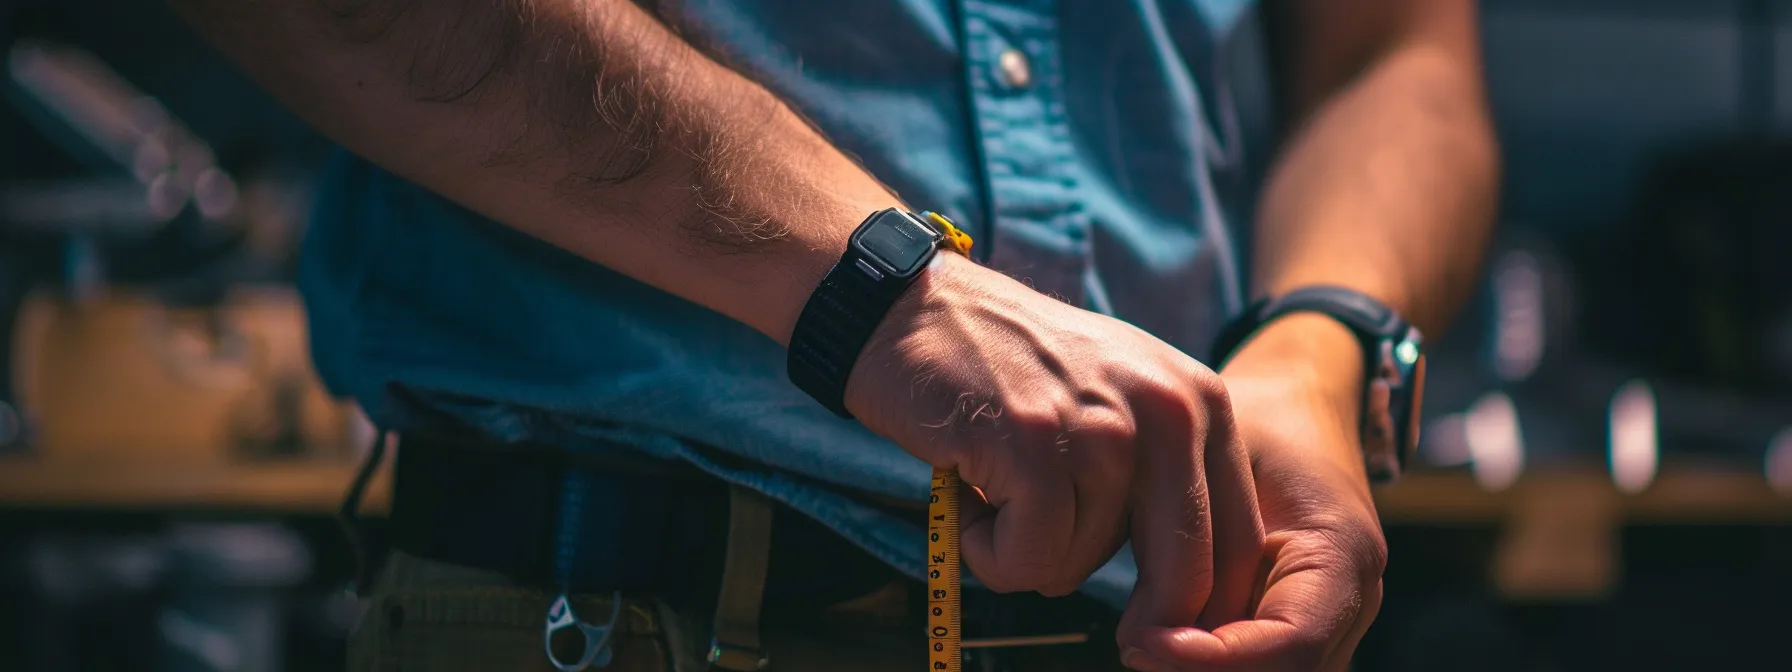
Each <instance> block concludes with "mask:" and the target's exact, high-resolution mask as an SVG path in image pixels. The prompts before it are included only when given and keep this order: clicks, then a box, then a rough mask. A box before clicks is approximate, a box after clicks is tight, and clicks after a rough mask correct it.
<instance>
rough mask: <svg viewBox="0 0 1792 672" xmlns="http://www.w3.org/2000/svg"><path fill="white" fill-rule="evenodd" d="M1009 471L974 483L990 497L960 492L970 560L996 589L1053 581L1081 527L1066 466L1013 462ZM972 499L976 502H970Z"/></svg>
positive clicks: (973, 569)
mask: <svg viewBox="0 0 1792 672" xmlns="http://www.w3.org/2000/svg"><path fill="white" fill-rule="evenodd" d="M1008 469H1009V470H1008V471H1006V472H997V473H1004V476H1002V477H999V478H995V479H990V482H984V483H975V484H972V483H970V482H969V480H968V477H967V485H976V486H977V487H978V488H979V489H981V490H982V492H983V494H984V496H985V497H986V498H987V500H988V502H987V504H983V502H982V500H978V499H976V498H969V497H966V498H961V499H960V507H962V509H961V510H962V511H965V512H968V513H969V515H962V516H961V517H960V526H961V536H960V538H961V542H960V544H961V546H960V549H961V550H962V552H963V554H964V561H965V565H966V566H967V567H968V568H970V570H971V574H972V575H974V576H976V577H977V580H978V581H981V582H982V583H983V585H984V586H985V587H987V588H989V589H990V590H993V591H996V592H1015V591H1022V590H1038V589H1040V588H1041V587H1045V586H1048V585H1054V580H1055V579H1056V575H1057V573H1058V571H1059V567H1060V566H1061V564H1062V562H1063V558H1064V557H1065V555H1066V553H1067V552H1068V551H1069V548H1070V542H1071V535H1072V533H1073V531H1074V530H1075V529H1076V520H1075V518H1076V495H1075V491H1074V488H1073V487H1072V486H1071V484H1070V480H1069V478H1068V477H1067V475H1066V474H1065V472H1064V471H1063V470H1059V469H1049V468H1041V466H1040V465H1011V466H1010V467H1009V468H1008ZM967 502H976V504H970V505H968V506H967Z"/></svg>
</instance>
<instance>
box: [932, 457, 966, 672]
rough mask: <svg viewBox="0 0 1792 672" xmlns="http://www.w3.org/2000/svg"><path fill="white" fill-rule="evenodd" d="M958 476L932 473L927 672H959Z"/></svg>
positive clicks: (953, 472)
mask: <svg viewBox="0 0 1792 672" xmlns="http://www.w3.org/2000/svg"><path fill="white" fill-rule="evenodd" d="M958 579H959V575H958V472H957V471H956V470H950V469H935V470H933V489H932V492H931V493H930V494H929V495H928V497H927V663H928V665H927V669H928V670H929V671H930V672H960V668H961V667H963V663H964V660H963V658H961V657H960V654H959V646H960V645H961V644H962V642H963V635H964V633H962V632H960V631H959V626H960V608H961V605H960V603H959V599H960V595H959V580H958Z"/></svg>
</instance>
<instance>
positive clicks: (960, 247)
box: [921, 210, 971, 257]
mask: <svg viewBox="0 0 1792 672" xmlns="http://www.w3.org/2000/svg"><path fill="white" fill-rule="evenodd" d="M921 214H922V215H924V216H926V217H927V219H928V220H929V221H932V222H933V225H934V226H937V227H940V232H941V233H944V234H945V235H946V241H945V242H946V247H948V248H951V249H952V250H954V251H956V252H958V253H959V254H962V255H965V256H967V257H968V256H970V254H971V234H968V233H965V232H964V229H960V228H958V225H957V224H954V223H952V220H950V219H947V218H946V216H945V215H942V214H940V213H937V212H934V211H932V210H928V211H926V212H923V213H921Z"/></svg>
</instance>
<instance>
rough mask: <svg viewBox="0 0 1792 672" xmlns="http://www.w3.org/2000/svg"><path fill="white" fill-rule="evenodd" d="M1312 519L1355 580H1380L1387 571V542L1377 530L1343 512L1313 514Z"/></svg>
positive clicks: (1374, 582)
mask: <svg viewBox="0 0 1792 672" xmlns="http://www.w3.org/2000/svg"><path fill="white" fill-rule="evenodd" d="M1312 522H1313V523H1314V524H1315V527H1316V529H1318V530H1320V531H1322V534H1323V536H1324V537H1325V540H1326V546H1327V547H1329V549H1330V553H1331V554H1332V555H1334V556H1335V557H1334V561H1336V562H1337V563H1339V564H1340V565H1341V566H1343V567H1348V568H1350V569H1351V570H1352V571H1353V572H1354V576H1355V578H1356V580H1357V582H1358V583H1360V584H1362V585H1365V586H1368V585H1375V584H1377V583H1379V582H1380V581H1381V577H1382V574H1383V572H1385V571H1387V565H1388V544H1387V540H1386V539H1385V538H1383V537H1382V535H1381V532H1380V530H1378V529H1376V527H1375V526H1374V525H1372V524H1369V523H1366V522H1364V521H1362V520H1361V519H1360V518H1358V517H1356V516H1352V515H1350V514H1347V513H1344V512H1329V513H1322V514H1316V515H1314V517H1313V520H1312Z"/></svg>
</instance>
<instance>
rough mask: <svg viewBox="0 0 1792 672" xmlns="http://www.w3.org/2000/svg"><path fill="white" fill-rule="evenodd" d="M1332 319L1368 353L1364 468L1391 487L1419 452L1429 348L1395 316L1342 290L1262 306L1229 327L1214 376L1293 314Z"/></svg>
mask: <svg viewBox="0 0 1792 672" xmlns="http://www.w3.org/2000/svg"><path fill="white" fill-rule="evenodd" d="M1296 312H1312V313H1319V314H1321V315H1325V316H1328V317H1331V318H1332V319H1334V320H1337V321H1338V322H1340V323H1343V325H1344V326H1345V327H1348V328H1349V329H1350V332H1351V333H1352V334H1355V335H1356V338H1357V342H1358V343H1359V344H1360V345H1361V346H1362V349H1363V414H1362V418H1361V434H1362V450H1363V465H1364V466H1365V467H1366V468H1367V470H1368V473H1369V479H1370V480H1371V481H1373V482H1375V483H1378V484H1385V483H1391V482H1393V481H1394V480H1396V479H1397V478H1399V476H1400V473H1401V472H1402V471H1403V470H1405V468H1406V463H1407V459H1408V457H1409V456H1410V455H1411V454H1413V453H1414V452H1415V451H1416V450H1417V449H1418V444H1419V408H1420V405H1421V403H1422V401H1423V397H1424V394H1425V350H1424V347H1425V343H1424V339H1423V338H1422V337H1421V336H1420V334H1419V330H1418V329H1417V328H1415V327H1413V326H1412V325H1410V324H1407V322H1406V320H1405V319H1403V318H1401V317H1400V314H1399V313H1397V312H1395V311H1394V309H1392V308H1389V307H1388V306H1387V305H1385V304H1383V303H1382V302H1380V301H1377V300H1375V299H1374V298H1373V297H1370V296H1369V295H1367V294H1364V293H1362V292H1358V291H1355V290H1352V289H1346V288H1343V287H1330V286H1315V287H1305V288H1302V289H1297V290H1294V291H1292V292H1289V293H1287V294H1285V295H1283V296H1281V297H1277V298H1273V299H1262V300H1259V301H1257V302H1255V303H1253V304H1251V305H1250V306H1249V307H1247V308H1245V311H1244V313H1243V314H1241V315H1239V316H1238V317H1237V318H1234V319H1233V320H1232V321H1231V322H1229V323H1227V324H1226V326H1225V328H1223V329H1221V330H1220V334H1219V337H1218V338H1216V339H1215V340H1214V344H1213V357H1212V358H1211V359H1209V360H1208V361H1209V362H1211V363H1212V364H1213V365H1214V369H1215V370H1218V369H1219V368H1221V367H1222V366H1223V365H1224V363H1225V361H1226V359H1227V358H1229V357H1231V356H1232V355H1233V354H1234V353H1236V352H1237V350H1238V348H1239V346H1241V345H1243V344H1244V343H1245V341H1247V340H1249V339H1250V337H1251V335H1252V334H1255V333H1256V332H1257V331H1258V330H1259V329H1262V328H1263V326H1264V325H1266V324H1269V323H1270V322H1272V321H1274V320H1275V319H1276V318H1279V317H1282V316H1283V315H1287V314H1289V313H1296Z"/></svg>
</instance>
